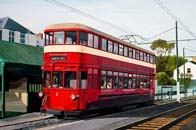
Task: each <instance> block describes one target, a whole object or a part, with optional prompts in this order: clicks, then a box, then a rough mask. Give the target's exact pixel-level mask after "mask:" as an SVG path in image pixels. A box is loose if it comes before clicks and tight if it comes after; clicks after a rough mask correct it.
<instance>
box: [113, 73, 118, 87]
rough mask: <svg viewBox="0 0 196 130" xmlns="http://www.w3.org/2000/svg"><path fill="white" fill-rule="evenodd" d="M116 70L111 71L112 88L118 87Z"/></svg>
mask: <svg viewBox="0 0 196 130" xmlns="http://www.w3.org/2000/svg"><path fill="white" fill-rule="evenodd" d="M118 78H119V77H118V72H113V84H112V86H113V89H118Z"/></svg>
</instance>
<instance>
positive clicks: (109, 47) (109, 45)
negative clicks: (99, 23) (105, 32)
mask: <svg viewBox="0 0 196 130" xmlns="http://www.w3.org/2000/svg"><path fill="white" fill-rule="evenodd" d="M108 51H109V52H113V43H112V41H108Z"/></svg>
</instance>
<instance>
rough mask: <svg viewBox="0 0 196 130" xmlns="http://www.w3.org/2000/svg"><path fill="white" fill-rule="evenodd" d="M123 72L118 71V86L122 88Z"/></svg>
mask: <svg viewBox="0 0 196 130" xmlns="http://www.w3.org/2000/svg"><path fill="white" fill-rule="evenodd" d="M123 81H124V74H123V72H119V79H118V88H120V89H123Z"/></svg>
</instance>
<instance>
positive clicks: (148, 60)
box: [146, 54, 150, 63]
mask: <svg viewBox="0 0 196 130" xmlns="http://www.w3.org/2000/svg"><path fill="white" fill-rule="evenodd" d="M146 61H147V62H148V63H149V62H150V55H149V54H147V55H146Z"/></svg>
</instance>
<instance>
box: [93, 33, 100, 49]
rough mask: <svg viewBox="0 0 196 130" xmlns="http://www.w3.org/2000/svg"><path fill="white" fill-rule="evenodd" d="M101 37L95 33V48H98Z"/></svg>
mask: <svg viewBox="0 0 196 130" xmlns="http://www.w3.org/2000/svg"><path fill="white" fill-rule="evenodd" d="M98 41H99V39H98V36H96V35H94V48H98V47H99V46H98V44H99V42H98Z"/></svg>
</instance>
